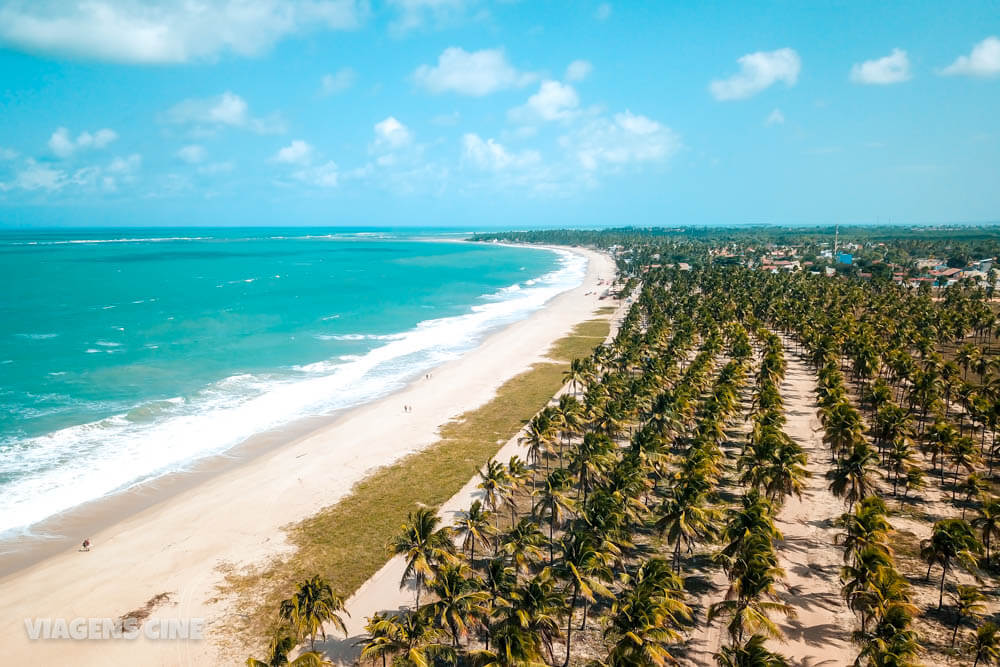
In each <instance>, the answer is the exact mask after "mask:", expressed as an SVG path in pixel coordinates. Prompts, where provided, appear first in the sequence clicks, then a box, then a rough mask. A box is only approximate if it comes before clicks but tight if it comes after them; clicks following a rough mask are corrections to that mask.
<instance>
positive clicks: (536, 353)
mask: <svg viewBox="0 0 1000 667" xmlns="http://www.w3.org/2000/svg"><path fill="white" fill-rule="evenodd" d="M577 252H581V253H585V254H586V255H587V257H588V259H589V263H588V269H587V275H586V278H585V280H584V282H583V284H582V285H581V286H579V287H578V288H576V289H573V290H570V291H569V292H565V293H563V294H561V295H559V296H558V297H556V298H555V299H553V300H552V301H550V302H549V303H548V304H546V306H545V307H544V308H543V309H541V310H540V311H538V312H536V313H534V314H532V315H531V316H530V317H528V318H527V319H525V320H522V321H520V322H518V323H515V324H513V325H511V326H509V327H507V328H505V329H503V330H502V331H500V332H497V333H495V334H493V335H492V336H490V337H489V338H487V339H486V340H485V341H484V342H483V343H482V344H481V345H480V346H479V347H477V348H476V349H474V350H472V351H470V352H469V353H468V354H466V355H465V356H464V357H463V358H461V359H459V360H457V361H454V362H451V363H448V364H445V365H443V366H441V367H439V368H438V369H436V370H434V371H433V373H432V374H431V376H430V378H429V379H421V380H418V381H416V382H414V383H413V384H411V385H410V386H409V387H407V388H406V389H404V390H402V391H401V392H397V393H396V394H393V395H391V396H388V397H386V398H383V399H381V400H378V401H375V402H373V403H370V404H368V405H365V406H361V407H359V408H356V409H353V410H350V411H348V412H347V413H345V414H343V415H341V416H340V417H338V418H337V419H336V420H335V421H333V423H331V424H329V425H328V426H325V427H323V428H322V429H320V430H318V431H315V432H312V433H309V434H307V435H305V436H303V437H297V438H294V439H291V441H290V442H288V443H286V444H283V445H280V446H278V447H274V448H271V449H268V450H267V451H266V452H265V453H261V454H260V455H259V456H256V457H255V458H253V459H252V460H250V461H248V462H246V463H245V464H241V465H238V466H235V467H232V466H231V467H230V468H229V469H226V470H224V471H221V472H219V473H218V474H215V475H206V479H205V480H204V481H202V482H200V483H198V484H196V485H194V486H191V487H190V488H185V489H183V490H180V491H179V492H177V493H175V494H174V495H172V496H171V497H169V498H166V499H163V500H162V501H160V502H155V503H153V504H151V505H150V506H148V507H145V508H144V509H141V511H138V512H136V513H134V514H133V515H131V516H128V517H127V518H124V519H122V520H120V521H117V522H115V523H113V524H112V525H109V526H107V527H105V528H103V529H102V530H100V531H99V532H98V533H96V534H89V536H90V538H91V540H92V542H93V545H94V546H93V548H92V550H91V551H90V552H87V553H81V552H78V551H77V549H76V548H75V547H73V548H68V549H66V550H65V551H64V552H62V553H59V554H57V555H54V556H52V557H49V558H46V559H45V560H42V561H41V562H38V563H35V564H33V565H30V566H29V567H26V568H24V569H21V570H19V571H16V572H14V573H12V574H9V575H7V576H5V577H4V578H3V579H0V592H2V594H0V646H2V647H3V654H4V655H5V656H6V657H7V658H8V659H9V660H10V661H11V662H15V663H19V662H26V661H29V660H30V661H32V662H38V663H40V664H73V665H119V664H121V665H125V664H128V665H133V664H142V665H214V664H224V663H225V661H224V660H223V659H222V658H220V657H219V656H218V654H217V652H216V645H215V642H214V641H213V637H214V635H213V627H215V625H214V623H215V621H217V620H218V619H221V618H224V617H225V615H226V613H227V609H226V607H225V606H224V605H223V604H221V603H213V602H212V601H211V600H212V598H213V597H214V595H215V590H216V586H217V585H218V584H219V583H221V580H222V575H221V572H220V571H219V566H220V565H223V564H237V565H247V564H252V563H258V562H261V561H263V560H264V559H266V558H268V557H270V556H273V555H275V554H278V553H281V552H282V551H284V550H286V549H287V548H288V545H287V543H286V542H285V540H284V537H283V535H284V534H283V531H282V526H285V525H287V524H289V523H290V522H293V521H296V520H299V519H302V518H304V517H306V516H309V515H311V514H313V513H315V512H316V511H317V510H319V509H321V508H322V507H325V506H328V505H330V504H333V503H335V502H337V501H338V500H339V499H340V498H342V497H343V496H344V495H345V494H346V493H348V492H349V491H350V489H351V487H352V485H353V484H355V483H356V482H358V481H359V480H361V479H363V478H364V477H365V476H366V475H367V474H368V473H370V472H371V471H372V470H374V469H376V468H377V467H379V466H382V465H385V464H388V463H391V462H393V461H395V460H398V459H399V458H401V457H403V456H405V455H407V454H409V453H411V452H413V451H417V450H420V449H421V448H423V447H426V446H427V445H429V444H431V443H432V442H434V441H435V439H436V437H437V432H438V427H439V426H441V425H442V424H444V423H446V422H448V421H449V420H450V419H452V418H454V417H455V416H457V415H459V414H461V413H463V412H466V411H468V410H471V409H474V408H476V407H477V406H479V405H481V404H483V403H485V402H486V401H488V400H489V399H490V398H491V397H492V396H493V394H494V392H495V391H496V389H497V388H498V387H499V386H500V385H501V384H502V383H503V382H504V381H506V380H507V379H509V378H511V377H513V376H514V375H517V374H518V373H520V372H522V371H524V370H526V369H527V368H528V367H529V366H530V365H531V364H532V363H534V362H535V361H537V360H539V359H540V358H542V357H543V355H544V353H545V352H546V350H547V349H548V347H549V345H550V344H551V343H552V342H553V341H554V340H556V339H558V338H560V337H561V336H564V335H565V334H567V333H569V331H570V330H571V329H572V328H573V326H574V325H575V324H577V323H578V322H581V321H583V320H586V319H588V318H589V317H590V316H591V315H592V314H593V313H594V311H595V310H596V309H597V308H599V307H601V306H605V305H608V302H607V301H601V300H600V299H599V296H600V294H602V293H603V292H604V291H605V289H606V287H604V286H599V285H598V282H599V280H601V279H604V280H609V279H610V278H611V277H612V276H613V275H614V265H613V263H612V262H611V260H610V259H609V258H608V257H606V256H604V255H600V254H598V253H594V252H589V251H585V250H577ZM404 404H408V405H412V406H413V410H412V412H410V413H404V412H403V410H402V406H403V405H404ZM289 437H290V438H291V437H292V436H291V435H290V436H289ZM140 507H142V506H141V505H140ZM64 528H65V530H66V531H67V534H72V533H70V532H69V531H70V530H71V529H72V526H64ZM164 593H166V594H169V600H168V601H166V602H164V603H161V604H158V605H156V606H155V608H153V609H152V612H151V618H157V619H161V620H166V619H185V620H186V619H204V638H203V639H200V640H191V641H184V640H171V641H152V640H149V639H146V638H144V637H139V638H136V639H132V640H107V641H101V640H88V641H72V640H48V641H32V640H30V639H29V637H28V633H27V631H26V624H25V619H26V618H29V619H66V620H70V619H74V618H112V619H114V618H118V617H121V616H123V615H125V614H128V613H129V612H132V611H134V610H139V609H142V608H144V607H145V606H146V605H147V603H148V602H150V601H151V600H153V599H154V598H156V597H157V596H159V595H161V594H164ZM358 620H362V621H363V619H358ZM243 659H245V656H244V657H243V658H240V661H242V660H243ZM230 662H231V660H230Z"/></svg>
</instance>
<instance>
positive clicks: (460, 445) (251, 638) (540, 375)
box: [220, 320, 610, 660]
mask: <svg viewBox="0 0 1000 667" xmlns="http://www.w3.org/2000/svg"><path fill="white" fill-rule="evenodd" d="M609 329H610V324H609V323H608V321H607V320H591V321H588V322H583V323H581V324H580V325H578V326H577V327H576V329H574V331H573V332H572V333H571V334H570V335H569V336H567V337H565V338H562V339H560V340H558V341H556V343H554V344H553V347H552V349H551V350H550V355H549V356H550V357H552V358H554V359H557V360H559V361H560V363H540V364H535V365H534V366H532V367H531V369H530V370H528V371H525V372H524V373H521V374H520V375H517V376H515V377H513V378H511V379H510V380H508V381H507V382H506V383H504V384H503V385H502V386H501V387H500V389H499V390H498V391H497V394H496V396H495V397H494V398H493V399H492V400H491V401H489V402H488V403H486V404H485V405H483V406H481V407H479V408H478V409H476V410H472V411H470V412H467V413H465V414H464V415H462V416H461V417H459V418H457V419H456V420H454V421H452V422H451V423H449V424H446V425H445V426H444V427H443V428H442V429H441V439H440V440H438V442H436V443H435V444H433V445H431V446H430V447H428V448H427V449H425V450H423V451H420V452H417V453H414V454H411V455H410V456H407V457H406V458H404V459H402V460H400V461H398V462H397V463H394V464H392V465H389V466H386V467H384V468H380V469H378V470H377V471H375V472H374V473H372V474H371V475H369V476H368V477H367V478H365V479H364V480H362V481H360V482H359V483H358V484H356V485H355V487H354V488H353V489H352V490H351V492H350V494H349V495H348V496H347V497H346V498H344V499H342V500H341V501H340V502H338V503H336V504H335V505H332V506H330V507H327V508H325V509H323V510H321V511H320V512H318V513H317V514H315V515H313V516H311V517H309V518H307V519H305V520H303V521H301V522H299V523H297V524H294V525H292V526H291V527H290V528H289V529H288V538H289V541H290V542H291V543H292V544H293V545H294V547H295V550H294V551H293V552H292V554H291V555H290V556H288V557H285V558H279V559H275V560H272V561H271V562H268V563H265V564H262V565H259V566H256V567H253V568H250V569H248V570H240V571H237V570H236V569H235V568H228V570H226V569H224V572H225V575H226V576H225V584H224V586H223V587H222V589H221V590H220V597H225V598H229V599H231V600H232V601H233V603H234V607H235V608H234V610H233V611H234V613H232V614H230V615H229V620H228V623H229V627H227V628H225V630H226V632H225V633H224V634H225V635H226V636H227V637H229V638H230V639H231V640H232V641H231V642H230V643H231V644H232V646H233V648H234V650H235V647H236V646H239V647H240V648H239V650H242V651H245V650H246V648H245V647H246V646H258V647H259V646H260V645H261V644H262V643H264V641H266V638H267V637H268V633H269V632H270V631H271V629H273V626H274V624H275V622H276V614H277V609H278V606H279V605H280V602H281V600H282V599H284V598H286V597H289V596H290V595H291V593H292V591H293V590H294V587H295V585H296V583H297V582H299V581H301V580H303V579H305V578H307V577H310V576H312V575H313V574H319V575H321V576H323V577H325V578H326V579H327V580H329V581H330V583H331V584H332V586H333V588H334V590H335V591H337V592H338V593H339V594H340V595H343V596H344V597H345V598H346V597H347V596H348V595H350V594H351V593H353V592H354V591H355V590H357V588H358V587H359V586H360V585H361V584H362V583H364V582H365V581H366V580H367V579H368V578H369V577H371V576H372V575H373V574H375V572H376V571H378V569H379V568H381V567H382V565H384V564H385V562H386V560H388V557H389V552H388V550H387V547H386V545H387V543H388V541H389V539H390V538H391V537H392V535H394V534H395V533H396V532H397V531H398V530H399V528H400V526H401V525H402V524H403V522H404V521H405V520H406V516H407V513H408V512H411V511H413V510H414V509H416V508H417V507H419V506H421V505H426V506H431V507H436V506H439V505H440V504H441V503H443V502H444V501H445V500H447V499H448V498H450V497H451V496H453V495H454V494H455V493H457V492H458V491H459V489H461V488H462V487H463V486H464V485H465V483H466V482H468V481H469V479H471V478H472V477H473V476H474V475H475V474H476V472H477V471H478V470H479V469H480V468H481V467H482V466H483V464H485V463H486V461H487V460H489V459H490V457H492V456H493V455H495V454H496V452H497V450H498V449H499V448H500V444H498V442H506V441H507V440H509V439H510V438H511V437H513V436H514V435H515V434H516V433H517V432H518V430H520V428H521V427H522V426H523V425H524V424H525V423H526V422H527V421H528V420H529V419H531V417H532V416H534V414H535V413H536V412H538V411H539V410H540V409H541V408H543V407H544V406H545V404H546V403H547V402H548V401H549V399H550V398H551V397H552V395H553V394H554V393H555V392H556V391H557V390H558V389H559V388H560V387H561V386H562V374H563V371H565V370H566V368H567V367H568V361H569V360H570V359H572V358H575V357H576V356H584V355H589V354H590V352H591V351H592V350H593V348H594V346H595V345H597V344H598V343H601V342H602V341H603V340H604V339H605V337H606V336H607V334H608V331H609ZM570 355H573V356H570ZM236 657H238V658H239V659H240V660H243V659H245V656H243V657H239V656H236Z"/></svg>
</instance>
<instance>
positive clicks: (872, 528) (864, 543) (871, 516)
mask: <svg viewBox="0 0 1000 667" xmlns="http://www.w3.org/2000/svg"><path fill="white" fill-rule="evenodd" d="M887 512H888V510H887V509H886V506H885V502H883V501H882V499H881V498H879V497H878V496H868V497H867V498H864V499H863V500H862V501H861V502H860V503H858V504H857V506H856V507H855V508H854V511H853V512H845V513H844V514H841V515H840V518H839V519H838V520H837V522H836V524H837V525H838V526H840V527H842V528H843V529H844V532H842V533H840V534H838V535H837V536H836V537H834V543H836V544H843V545H844V562H847V561H848V560H851V559H852V558H853V557H855V556H856V555H857V553H858V552H860V551H861V550H862V549H866V548H872V549H877V550H880V551H883V552H884V553H885V554H886V555H889V545H888V540H889V531H891V530H892V526H891V525H889V521H888V520H887V519H886V514H887Z"/></svg>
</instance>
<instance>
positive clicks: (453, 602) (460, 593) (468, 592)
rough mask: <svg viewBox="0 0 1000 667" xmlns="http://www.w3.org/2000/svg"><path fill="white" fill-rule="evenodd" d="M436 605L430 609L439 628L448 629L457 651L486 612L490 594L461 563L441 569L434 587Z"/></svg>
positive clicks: (431, 604) (432, 604)
mask: <svg viewBox="0 0 1000 667" xmlns="http://www.w3.org/2000/svg"><path fill="white" fill-rule="evenodd" d="M431 592H432V593H433V594H434V597H435V600H434V602H432V603H430V604H429V605H427V607H428V608H429V613H430V615H431V617H432V618H434V619H435V620H436V622H437V623H438V625H440V626H442V627H447V628H448V631H449V633H450V634H451V639H452V646H453V647H454V648H455V649H456V650H457V649H458V647H459V643H460V641H461V639H462V638H463V637H465V636H466V635H467V634H468V631H469V628H470V626H474V625H476V624H478V623H479V622H480V619H481V618H482V617H483V616H484V615H485V613H486V609H485V607H484V606H483V603H484V602H485V601H486V600H488V599H489V597H490V594H489V593H488V592H486V591H484V590H482V588H481V587H480V586H479V580H478V579H476V578H475V577H474V576H473V575H472V570H471V569H470V568H469V566H468V565H465V564H464V563H459V564H455V565H445V566H443V567H441V568H440V569H439V570H438V571H437V574H436V575H435V576H434V580H433V582H432V583H431Z"/></svg>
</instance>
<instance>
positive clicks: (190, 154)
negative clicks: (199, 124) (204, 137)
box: [177, 144, 207, 164]
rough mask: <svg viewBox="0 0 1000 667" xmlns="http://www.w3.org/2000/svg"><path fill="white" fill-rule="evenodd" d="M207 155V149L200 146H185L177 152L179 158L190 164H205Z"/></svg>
mask: <svg viewBox="0 0 1000 667" xmlns="http://www.w3.org/2000/svg"><path fill="white" fill-rule="evenodd" d="M206 155H207V152H206V151H205V147H204V146H199V145H198V144H190V145H188V146H183V147H181V149H180V150H178V151H177V157H179V158H180V159H182V160H184V161H185V162H187V163H188V164H197V163H199V162H204V161H205V157H206Z"/></svg>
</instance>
